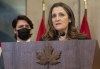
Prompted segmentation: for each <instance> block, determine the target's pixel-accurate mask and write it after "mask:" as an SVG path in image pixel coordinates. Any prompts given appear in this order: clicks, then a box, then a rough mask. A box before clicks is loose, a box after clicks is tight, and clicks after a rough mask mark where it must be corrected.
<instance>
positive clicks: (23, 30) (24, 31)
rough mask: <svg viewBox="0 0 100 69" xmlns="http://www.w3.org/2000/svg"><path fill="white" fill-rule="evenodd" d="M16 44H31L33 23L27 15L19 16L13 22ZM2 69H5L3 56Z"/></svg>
mask: <svg viewBox="0 0 100 69" xmlns="http://www.w3.org/2000/svg"><path fill="white" fill-rule="evenodd" d="M12 27H13V30H14V34H15V39H16V42H23V41H24V42H30V41H31V39H30V37H31V35H32V33H31V30H32V29H33V23H32V21H31V20H30V19H29V18H28V17H27V16H25V15H19V16H17V17H16V18H15V19H14V20H13V21H12ZM0 69H4V62H3V55H2V53H1V56H0Z"/></svg>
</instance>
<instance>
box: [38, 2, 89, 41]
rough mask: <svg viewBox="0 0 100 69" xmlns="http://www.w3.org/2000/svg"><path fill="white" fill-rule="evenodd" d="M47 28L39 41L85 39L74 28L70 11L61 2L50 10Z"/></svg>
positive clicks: (73, 20) (73, 19) (72, 15)
mask: <svg viewBox="0 0 100 69" xmlns="http://www.w3.org/2000/svg"><path fill="white" fill-rule="evenodd" d="M47 28H48V29H47V32H46V34H44V35H43V36H42V37H41V39H40V40H48V41H50V40H61V41H62V40H66V39H67V40H70V39H87V37H86V36H84V35H82V34H79V33H78V31H77V29H76V28H75V17H74V14H73V11H72V9H71V8H70V7H69V6H68V5H66V4H64V3H62V2H58V3H55V4H53V6H52V7H51V8H50V11H49V17H48V25H47Z"/></svg>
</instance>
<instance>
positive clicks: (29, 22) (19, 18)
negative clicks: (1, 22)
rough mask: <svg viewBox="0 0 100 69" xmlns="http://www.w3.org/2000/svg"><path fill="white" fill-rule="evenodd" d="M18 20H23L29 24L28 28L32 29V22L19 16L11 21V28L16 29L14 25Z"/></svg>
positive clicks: (23, 16)
mask: <svg viewBox="0 0 100 69" xmlns="http://www.w3.org/2000/svg"><path fill="white" fill-rule="evenodd" d="M19 20H25V21H26V22H27V23H28V24H29V26H30V28H31V29H33V23H32V21H31V20H30V19H29V18H28V17H27V16H25V15H19V16H17V17H16V18H15V19H14V20H13V21H12V27H13V28H16V25H17V23H18V21H19Z"/></svg>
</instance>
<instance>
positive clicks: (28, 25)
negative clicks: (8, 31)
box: [12, 15, 33, 42]
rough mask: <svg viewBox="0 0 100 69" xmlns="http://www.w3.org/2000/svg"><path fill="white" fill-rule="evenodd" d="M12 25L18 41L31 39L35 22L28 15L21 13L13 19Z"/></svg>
mask: <svg viewBox="0 0 100 69" xmlns="http://www.w3.org/2000/svg"><path fill="white" fill-rule="evenodd" d="M12 27H13V30H14V34H15V39H16V41H17V42H21V41H26V42H30V41H31V40H30V37H31V35H32V33H31V30H32V29H33V23H32V21H31V20H30V19H29V18H28V17H26V16H24V15H19V16H18V17H17V18H15V19H14V20H13V22H12Z"/></svg>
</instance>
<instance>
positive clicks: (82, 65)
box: [2, 40, 97, 69]
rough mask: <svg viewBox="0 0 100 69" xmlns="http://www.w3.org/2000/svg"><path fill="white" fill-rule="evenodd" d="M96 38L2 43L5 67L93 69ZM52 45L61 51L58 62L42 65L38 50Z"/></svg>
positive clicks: (11, 68)
mask: <svg viewBox="0 0 100 69" xmlns="http://www.w3.org/2000/svg"><path fill="white" fill-rule="evenodd" d="M96 43H97V42H96V41H95V40H66V41H38V42H5V43H2V47H3V58H4V65H5V69H93V68H95V66H94V67H93V62H94V61H93V60H94V54H95V51H96ZM48 45H51V46H52V48H53V51H54V52H56V51H60V52H61V55H60V58H59V59H57V61H58V62H60V63H58V64H55V65H52V64H50V65H49V68H48V67H47V65H41V64H39V63H37V62H39V59H37V56H36V52H37V51H38V52H44V48H45V47H46V46H48Z"/></svg>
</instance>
